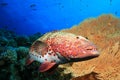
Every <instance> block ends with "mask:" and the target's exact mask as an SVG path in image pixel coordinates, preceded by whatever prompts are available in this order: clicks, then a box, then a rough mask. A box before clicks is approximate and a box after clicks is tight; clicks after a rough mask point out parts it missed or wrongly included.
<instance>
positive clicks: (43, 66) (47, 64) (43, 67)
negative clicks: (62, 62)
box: [39, 62, 56, 72]
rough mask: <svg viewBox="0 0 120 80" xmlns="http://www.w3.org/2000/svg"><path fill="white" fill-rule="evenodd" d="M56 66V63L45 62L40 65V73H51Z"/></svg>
mask: <svg viewBox="0 0 120 80" xmlns="http://www.w3.org/2000/svg"><path fill="white" fill-rule="evenodd" d="M55 65H56V63H55V62H44V63H42V64H41V65H40V67H39V71H40V72H46V71H49V70H50V69H51V68H52V67H54V66H55Z"/></svg>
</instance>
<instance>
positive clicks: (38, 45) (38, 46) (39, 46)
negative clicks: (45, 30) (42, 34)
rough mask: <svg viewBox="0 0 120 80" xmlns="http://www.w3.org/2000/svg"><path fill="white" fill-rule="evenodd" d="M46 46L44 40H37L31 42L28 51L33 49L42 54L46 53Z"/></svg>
mask: <svg viewBox="0 0 120 80" xmlns="http://www.w3.org/2000/svg"><path fill="white" fill-rule="evenodd" d="M47 48H48V45H47V44H46V43H45V42H42V41H39V40H37V41H35V42H34V43H33V44H32V46H31V48H30V51H31V52H33V51H34V52H36V53H37V54H40V55H44V54H46V53H47Z"/></svg>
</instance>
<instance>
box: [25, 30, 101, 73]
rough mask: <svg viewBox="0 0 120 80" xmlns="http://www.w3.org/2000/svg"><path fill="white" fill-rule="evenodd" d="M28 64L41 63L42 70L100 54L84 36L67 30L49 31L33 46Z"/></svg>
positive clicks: (40, 68)
mask: <svg viewBox="0 0 120 80" xmlns="http://www.w3.org/2000/svg"><path fill="white" fill-rule="evenodd" d="M28 56H29V57H28V59H27V62H26V64H27V65H29V64H31V63H32V62H33V61H38V62H40V63H41V65H40V67H39V71H40V72H46V71H49V70H51V69H53V68H57V66H58V65H59V64H64V63H69V62H77V61H82V60H87V59H88V58H89V57H91V58H92V57H97V56H99V51H98V50H97V47H96V46H95V45H94V44H93V43H92V42H90V41H89V40H87V39H86V38H84V37H82V36H78V35H75V34H72V33H66V32H61V31H57V32H49V33H46V34H44V35H43V36H42V37H40V38H39V39H37V40H36V41H35V42H34V43H33V44H32V46H31V48H30V51H29V55H28Z"/></svg>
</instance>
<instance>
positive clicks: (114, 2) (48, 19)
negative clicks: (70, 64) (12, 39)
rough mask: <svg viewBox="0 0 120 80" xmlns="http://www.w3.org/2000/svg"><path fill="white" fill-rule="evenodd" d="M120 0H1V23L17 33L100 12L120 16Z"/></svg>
mask: <svg viewBox="0 0 120 80" xmlns="http://www.w3.org/2000/svg"><path fill="white" fill-rule="evenodd" d="M119 6H120V0H0V27H2V28H7V29H10V30H13V31H15V32H16V33H18V34H27V35H30V34H34V33H36V32H41V33H46V32H49V31H54V30H61V29H65V28H70V27H72V26H73V25H77V24H79V23H80V22H82V21H83V20H85V19H86V18H90V17H97V16H100V15H101V14H113V15H115V16H117V17H119V16H120V8H119Z"/></svg>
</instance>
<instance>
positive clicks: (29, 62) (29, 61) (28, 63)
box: [26, 56, 34, 65]
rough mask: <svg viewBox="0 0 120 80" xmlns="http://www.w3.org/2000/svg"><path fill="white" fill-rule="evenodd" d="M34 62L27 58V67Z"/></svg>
mask: <svg viewBox="0 0 120 80" xmlns="http://www.w3.org/2000/svg"><path fill="white" fill-rule="evenodd" d="M33 61H34V60H33V59H31V58H30V57H29V56H28V57H27V60H26V65H30V64H31V63H32V62H33Z"/></svg>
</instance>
